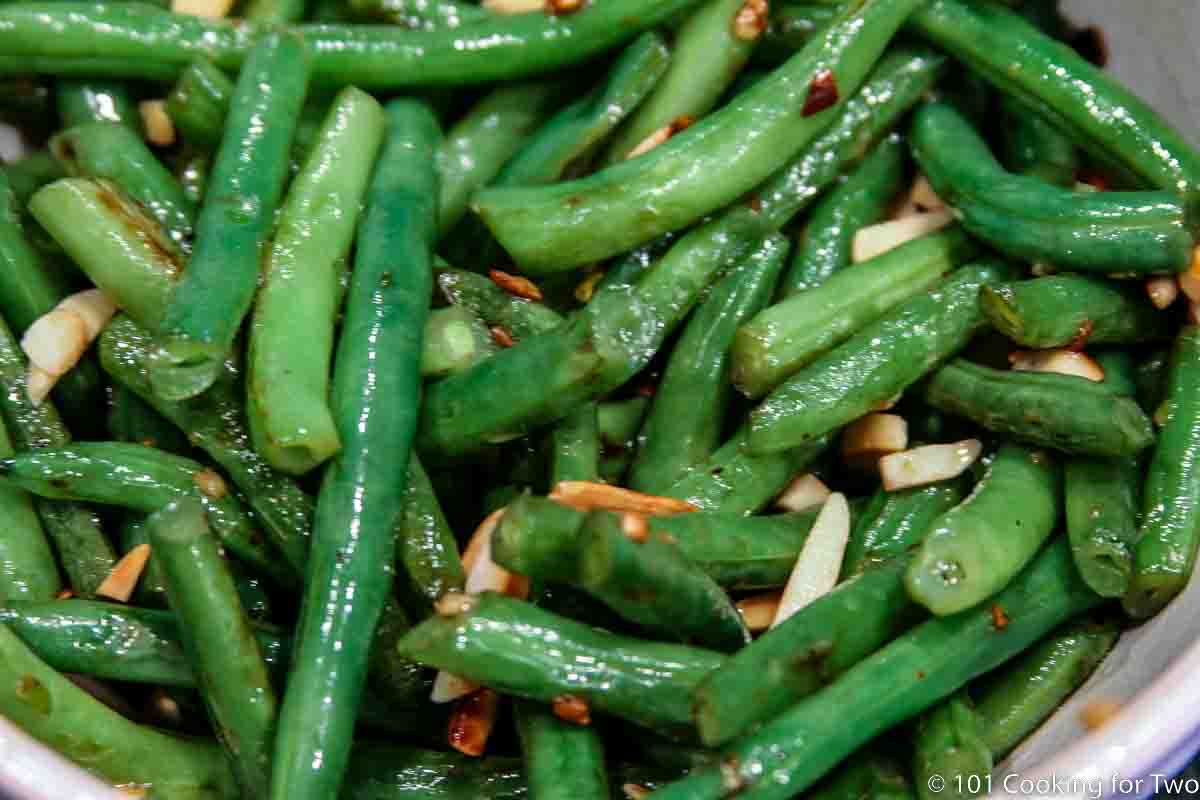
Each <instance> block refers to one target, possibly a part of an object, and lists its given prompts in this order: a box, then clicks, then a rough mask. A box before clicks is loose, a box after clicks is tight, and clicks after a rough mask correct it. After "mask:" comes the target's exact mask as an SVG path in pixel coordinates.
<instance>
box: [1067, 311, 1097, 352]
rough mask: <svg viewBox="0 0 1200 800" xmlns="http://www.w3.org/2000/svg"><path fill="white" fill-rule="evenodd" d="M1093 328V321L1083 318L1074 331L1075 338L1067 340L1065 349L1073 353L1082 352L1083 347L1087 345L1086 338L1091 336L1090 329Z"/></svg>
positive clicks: (1094, 327) (1092, 329)
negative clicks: (1077, 328)
mask: <svg viewBox="0 0 1200 800" xmlns="http://www.w3.org/2000/svg"><path fill="white" fill-rule="evenodd" d="M1095 329H1096V325H1095V323H1093V322H1092V321H1091V320H1090V319H1087V320H1084V321H1083V324H1082V325H1080V326H1079V330H1078V331H1076V332H1075V338H1074V339H1072V340H1071V341H1069V342H1067V346H1066V348H1065V349H1067V350H1070V351H1072V352H1075V353H1080V352H1082V351H1083V349H1084V348H1085V347H1087V342H1088V339H1090V338H1091V336H1092V331H1094V330H1095Z"/></svg>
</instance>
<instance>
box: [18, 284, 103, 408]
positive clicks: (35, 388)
mask: <svg viewBox="0 0 1200 800" xmlns="http://www.w3.org/2000/svg"><path fill="white" fill-rule="evenodd" d="M116 310H117V306H116V304H115V303H113V302H112V301H111V300H109V299H108V297H107V296H106V295H105V294H104V293H103V292H101V291H100V290H99V289H88V290H87V291H83V292H78V293H76V294H73V295H70V296H69V297H67V298H65V299H64V300H63V301H62V302H60V303H59V304H58V305H57V306H55V307H54V308H52V309H51V310H50V311H47V312H46V313H45V314H43V315H42V316H40V317H38V318H37V319H36V320H34V321H33V323H32V324H31V325H30V326H29V328H28V329H27V330H26V331H25V335H24V336H22V337H21V349H22V350H23V351H25V355H26V356H28V357H29V370H28V372H27V374H26V384H27V386H26V391H27V392H28V394H29V399H30V400H32V401H33V402H34V404H35V405H37V404H40V403H41V402H42V401H43V400H45V399H46V395H48V394H49V393H50V390H51V389H53V388H54V385H55V384H56V383H57V382H58V379H59V378H60V377H62V376H63V375H65V374H66V373H67V372H69V371H70V370H71V369H72V368H73V367H74V366H75V365H76V364H77V363H79V359H80V358H82V357H83V354H84V353H85V352H87V349H88V348H89V347H91V345H92V342H93V341H95V339H96V337H97V336H99V335H100V331H101V330H103V329H104V326H105V325H107V324H108V321H109V320H110V319H112V316H113V314H114V313H116Z"/></svg>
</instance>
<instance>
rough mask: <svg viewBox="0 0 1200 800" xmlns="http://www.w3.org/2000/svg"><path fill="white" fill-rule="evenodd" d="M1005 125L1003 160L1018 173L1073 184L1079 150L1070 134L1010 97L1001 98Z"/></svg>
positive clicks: (1002, 132)
mask: <svg viewBox="0 0 1200 800" xmlns="http://www.w3.org/2000/svg"><path fill="white" fill-rule="evenodd" d="M1000 110H1001V113H1002V115H1003V116H1002V119H1003V124H1002V126H1001V136H1000V143H999V147H1000V161H1001V162H1002V163H1003V164H1004V166H1005V167H1006V168H1007V169H1008V170H1009V171H1010V172H1015V173H1016V174H1018V175H1028V176H1030V177H1033V178H1040V179H1042V180H1044V181H1046V182H1048V183H1053V184H1056V185H1058V186H1063V187H1068V188H1070V187H1073V186H1074V185H1075V180H1076V177H1077V176H1078V174H1079V153H1078V151H1076V149H1075V143H1074V142H1072V141H1071V139H1070V137H1069V136H1067V135H1066V134H1064V133H1062V132H1061V131H1059V130H1058V129H1057V128H1055V127H1054V126H1053V125H1051V124H1050V123H1049V122H1047V121H1046V120H1045V119H1043V118H1042V116H1041V115H1040V114H1038V113H1035V112H1033V111H1031V110H1029V109H1028V108H1026V107H1025V106H1023V105H1021V104H1020V103H1019V102H1017V101H1015V100H1013V99H1012V98H1011V97H1008V96H1007V95H1006V96H1002V97H1001V98H1000Z"/></svg>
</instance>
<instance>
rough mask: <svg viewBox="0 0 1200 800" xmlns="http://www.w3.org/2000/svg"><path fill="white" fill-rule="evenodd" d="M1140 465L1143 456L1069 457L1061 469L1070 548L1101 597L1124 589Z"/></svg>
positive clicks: (1133, 537)
mask: <svg viewBox="0 0 1200 800" xmlns="http://www.w3.org/2000/svg"><path fill="white" fill-rule="evenodd" d="M1144 466H1145V460H1144V459H1135V458H1112V459H1109V458H1072V459H1069V460H1068V461H1067V462H1066V464H1065V468H1064V470H1063V491H1064V494H1065V496H1066V520H1067V535H1068V536H1069V537H1070V539H1071V553H1072V555H1074V556H1075V566H1076V567H1078V568H1079V574H1080V575H1082V576H1083V579H1084V580H1085V581H1087V585H1088V586H1090V587H1092V591H1094V592H1095V593H1096V594H1098V595H1100V596H1102V597H1121V596H1122V595H1124V594H1125V592H1126V590H1128V588H1129V579H1130V576H1131V575H1132V573H1133V548H1134V543H1135V542H1136V541H1137V533H1138V511H1139V502H1138V501H1139V500H1140V496H1139V495H1140V493H1141V487H1140V485H1139V483H1140V479H1141V476H1142V472H1143V468H1144Z"/></svg>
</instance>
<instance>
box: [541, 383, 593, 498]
mask: <svg viewBox="0 0 1200 800" xmlns="http://www.w3.org/2000/svg"><path fill="white" fill-rule="evenodd" d="M596 412H597V407H596V404H595V403H584V404H583V405H581V406H580V407H579V408H577V409H575V410H574V411H572V412H571V413H570V414H568V415H567V416H566V417H565V418H564V419H563V421H562V422H560V423H558V425H557V426H556V427H555V428H554V431H553V432H552V433H551V434H550V446H551V452H550V483H551V484H552V485H553V484H556V483H558V482H559V481H597V480H599V479H600V432H599V430H598V429H597V418H596Z"/></svg>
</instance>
